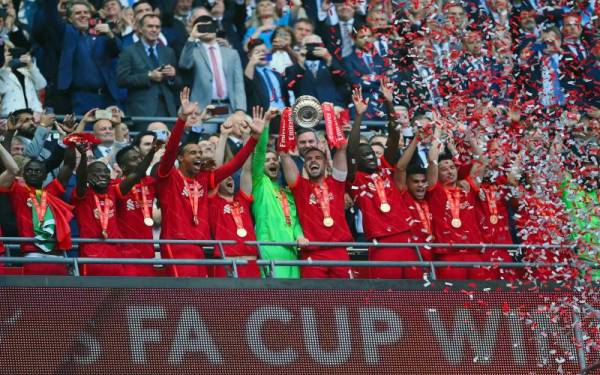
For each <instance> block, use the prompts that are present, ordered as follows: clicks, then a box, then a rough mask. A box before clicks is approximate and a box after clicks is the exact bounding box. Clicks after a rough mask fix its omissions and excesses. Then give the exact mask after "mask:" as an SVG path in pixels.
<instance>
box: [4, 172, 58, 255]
mask: <svg viewBox="0 0 600 375" xmlns="http://www.w3.org/2000/svg"><path fill="white" fill-rule="evenodd" d="M31 191H35V189H32V188H30V187H28V186H27V185H26V184H25V182H24V181H23V180H20V179H19V180H15V181H14V182H13V184H12V185H11V186H10V188H8V189H2V188H0V192H4V193H8V197H9V199H10V204H11V206H12V209H13V212H14V213H15V217H16V221H17V229H18V230H19V236H21V237H35V234H34V232H33V222H32V216H31V215H32V213H33V211H32V203H31V202H30V201H29V199H30V197H29V193H30V192H31ZM44 191H46V192H47V193H48V194H52V195H54V196H56V197H59V198H60V197H62V195H63V194H64V193H65V189H64V187H63V186H62V185H61V184H60V182H58V180H56V179H54V180H52V182H50V184H48V186H46V187H45V188H44ZM47 209H48V210H50V209H51V208H50V206H48V208H47ZM55 235H56V233H55ZM21 251H23V252H32V251H34V252H35V251H39V249H38V248H36V247H35V246H34V245H33V244H32V243H21Z"/></svg>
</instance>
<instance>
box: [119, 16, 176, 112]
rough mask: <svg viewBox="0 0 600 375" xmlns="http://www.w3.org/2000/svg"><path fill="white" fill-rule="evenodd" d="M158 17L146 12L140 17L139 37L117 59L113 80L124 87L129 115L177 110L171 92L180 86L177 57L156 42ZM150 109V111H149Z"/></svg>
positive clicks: (158, 30)
mask: <svg viewBox="0 0 600 375" xmlns="http://www.w3.org/2000/svg"><path fill="white" fill-rule="evenodd" d="M159 33H160V18H159V17H158V16H155V15H153V14H147V15H145V16H144V17H142V19H141V20H140V34H141V39H140V40H139V41H138V42H136V43H135V44H133V45H131V46H129V47H127V48H126V49H125V50H124V51H123V52H122V53H121V56H120V58H119V65H118V66H117V82H118V84H119V86H120V87H124V88H127V91H128V95H127V113H128V114H129V115H130V116H157V117H173V116H175V115H176V113H177V107H176V103H175V98H176V96H175V92H177V91H178V88H179V87H180V85H181V79H180V78H178V76H177V71H176V70H175V67H176V66H177V59H176V57H175V53H174V52H173V50H172V49H171V48H169V47H165V46H162V45H160V44H159V43H158V35H159ZM150 108H152V109H153V110H154V111H153V112H149V109H150Z"/></svg>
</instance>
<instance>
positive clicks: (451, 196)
mask: <svg viewBox="0 0 600 375" xmlns="http://www.w3.org/2000/svg"><path fill="white" fill-rule="evenodd" d="M444 191H445V192H446V198H447V199H448V203H449V204H450V214H451V215H452V221H451V222H450V224H451V225H452V227H453V228H457V229H458V228H460V227H461V226H462V222H461V221H460V189H458V188H455V189H452V191H450V189H444Z"/></svg>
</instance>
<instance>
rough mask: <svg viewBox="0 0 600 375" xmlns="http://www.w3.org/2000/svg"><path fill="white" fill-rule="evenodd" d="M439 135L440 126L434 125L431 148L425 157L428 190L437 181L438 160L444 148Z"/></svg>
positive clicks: (440, 132)
mask: <svg viewBox="0 0 600 375" xmlns="http://www.w3.org/2000/svg"><path fill="white" fill-rule="evenodd" d="M441 134H442V131H441V128H440V126H439V125H437V124H436V125H435V130H434V131H433V140H432V141H431V147H430V148H429V154H428V155H427V159H428V162H429V165H428V166H427V184H428V185H429V188H432V187H433V186H435V184H437V181H438V158H439V156H440V152H442V149H443V147H444V145H443V144H442V142H440V136H441Z"/></svg>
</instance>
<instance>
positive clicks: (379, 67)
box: [344, 49, 387, 120]
mask: <svg viewBox="0 0 600 375" xmlns="http://www.w3.org/2000/svg"><path fill="white" fill-rule="evenodd" d="M359 55H362V54H361V52H360V51H358V50H357V49H355V50H354V52H353V53H352V54H351V55H349V56H347V57H345V58H344V63H345V67H346V75H345V76H346V79H347V80H348V82H350V84H351V85H353V86H354V85H360V86H361V88H362V91H363V97H364V98H365V100H366V99H367V98H369V106H368V108H367V112H366V113H365V117H366V118H367V119H369V120H370V119H374V118H383V117H384V116H383V114H382V113H383V112H382V110H383V107H382V105H381V103H379V101H378V100H377V99H378V97H379V78H377V77H380V76H382V75H383V74H385V73H386V71H387V68H386V64H385V61H384V59H383V58H382V57H381V56H379V55H377V54H371V58H372V60H373V65H372V66H367V63H366V62H365V61H364V59H363V58H362V57H359ZM370 75H375V76H376V77H375V78H373V79H369V80H363V78H362V77H363V76H370ZM352 115H354V113H353V112H352Z"/></svg>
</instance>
